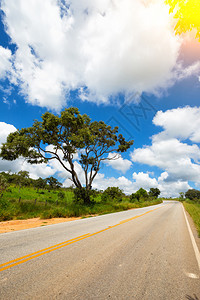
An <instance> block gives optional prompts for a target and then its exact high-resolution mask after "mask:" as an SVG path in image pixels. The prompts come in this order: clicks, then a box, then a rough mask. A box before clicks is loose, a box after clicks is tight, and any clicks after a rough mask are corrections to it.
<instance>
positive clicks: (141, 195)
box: [130, 188, 149, 202]
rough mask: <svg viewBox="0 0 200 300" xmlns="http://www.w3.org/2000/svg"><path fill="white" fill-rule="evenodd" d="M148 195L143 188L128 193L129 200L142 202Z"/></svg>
mask: <svg viewBox="0 0 200 300" xmlns="http://www.w3.org/2000/svg"><path fill="white" fill-rule="evenodd" d="M148 197H149V195H148V193H147V191H146V190H144V189H143V188H140V189H139V190H138V191H137V192H136V193H132V194H131V195H130V200H131V202H138V201H140V202H143V201H146V200H147V199H148Z"/></svg>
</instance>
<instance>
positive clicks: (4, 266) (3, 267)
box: [0, 205, 164, 272]
mask: <svg viewBox="0 0 200 300" xmlns="http://www.w3.org/2000/svg"><path fill="white" fill-rule="evenodd" d="M163 206H164V205H163ZM163 206H162V207H163ZM159 208H161V207H158V208H155V209H152V210H149V211H147V212H145V213H143V214H141V215H138V216H135V217H132V218H129V219H126V220H123V221H121V222H119V223H117V224H115V225H112V226H109V227H107V228H105V229H102V230H99V231H97V232H95V233H87V234H84V235H81V236H79V237H76V238H73V239H70V240H68V241H65V242H62V243H59V244H56V245H54V246H51V247H48V248H45V249H42V250H39V251H36V252H33V253H30V254H27V255H25V256H22V257H19V258H16V259H14V260H11V261H8V262H6V263H3V264H1V265H0V272H2V271H4V270H7V269H9V268H12V267H14V266H17V265H19V264H22V263H25V262H27V261H29V260H31V259H34V258H36V257H39V256H42V255H44V254H47V253H50V252H52V251H55V250H58V249H60V248H63V247H66V246H68V245H71V244H73V243H76V242H78V241H81V240H84V239H86V238H88V237H91V236H94V235H97V234H99V233H102V232H104V231H106V230H109V229H111V228H114V227H117V226H119V225H122V224H124V223H127V222H129V221H132V220H134V219H137V218H139V217H142V216H144V215H146V214H148V213H150V212H152V211H155V210H157V209H159Z"/></svg>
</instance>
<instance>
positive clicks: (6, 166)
mask: <svg viewBox="0 0 200 300" xmlns="http://www.w3.org/2000/svg"><path fill="white" fill-rule="evenodd" d="M16 130H17V129H16V128H15V127H14V126H13V125H11V124H7V123H4V122H0V147H1V144H2V143H5V142H6V139H7V136H8V135H9V134H10V133H11V132H15V131H16ZM21 170H22V171H28V172H29V175H30V177H31V178H33V179H37V178H39V177H43V178H46V177H49V176H52V175H54V174H55V173H56V171H57V170H56V169H54V168H52V167H51V166H49V165H48V164H40V165H31V164H29V163H27V162H26V161H25V159H23V158H18V159H16V160H15V161H8V160H3V159H0V171H1V172H3V171H4V172H8V171H11V172H12V173H18V172H19V171H21Z"/></svg>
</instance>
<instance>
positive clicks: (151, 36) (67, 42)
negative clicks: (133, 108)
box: [2, 0, 199, 110]
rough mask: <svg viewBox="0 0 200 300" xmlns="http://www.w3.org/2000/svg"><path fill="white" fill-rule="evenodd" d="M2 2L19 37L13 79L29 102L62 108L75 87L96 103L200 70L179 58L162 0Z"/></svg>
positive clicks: (154, 88)
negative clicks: (183, 66) (180, 61)
mask: <svg viewBox="0 0 200 300" xmlns="http://www.w3.org/2000/svg"><path fill="white" fill-rule="evenodd" d="M2 10H3V11H4V13H5V19H4V22H5V24H6V27H7V32H8V34H9V36H10V37H11V40H12V42H13V43H15V44H16V45H17V50H16V53H15V54H14V55H13V57H12V59H13V63H14V71H15V74H14V75H13V79H12V80H13V82H15V83H17V84H19V85H20V88H21V91H22V93H23V94H24V95H25V97H26V100H27V101H28V102H30V103H32V104H38V105H40V106H46V107H49V108H52V109H55V110H59V109H61V107H62V106H64V104H65V97H66V95H68V93H69V91H70V90H73V89H79V94H80V98H81V99H82V100H89V101H95V102H98V103H99V102H103V103H106V102H108V101H109V100H108V98H109V96H111V95H115V94H117V93H118V92H125V93H130V92H139V93H141V92H145V91H146V92H152V93H157V92H158V91H159V90H160V89H163V88H164V89H165V88H167V87H168V86H170V85H171V84H172V83H173V82H174V80H176V79H180V78H183V77H186V76H189V75H190V74H193V73H195V74H196V72H197V69H198V70H199V66H197V65H195V66H193V67H190V68H189V69H187V70H186V71H184V70H182V67H181V66H180V63H177V59H178V56H179V50H180V46H181V42H180V39H179V38H178V37H177V36H175V34H174V30H173V22H174V21H173V19H172V16H171V15H170V14H169V11H168V7H167V6H166V5H165V4H164V1H160V0H155V1H148V2H144V1H142V0H134V1H132V0H126V1H120V0H69V1H67V0H66V1H58V0H43V1H40V0H26V1H24V0H15V1H12V0H6V1H5V0H4V1H2ZM44 12H45V14H44ZM44 15H45V17H44ZM163 57H164V58H165V59H163Z"/></svg>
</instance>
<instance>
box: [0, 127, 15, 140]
mask: <svg viewBox="0 0 200 300" xmlns="http://www.w3.org/2000/svg"><path fill="white" fill-rule="evenodd" d="M16 130H17V129H16V128H15V127H14V126H13V125H11V124H7V123H5V122H0V144H2V143H5V142H6V139H7V136H8V135H9V133H11V132H15V131H16Z"/></svg>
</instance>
